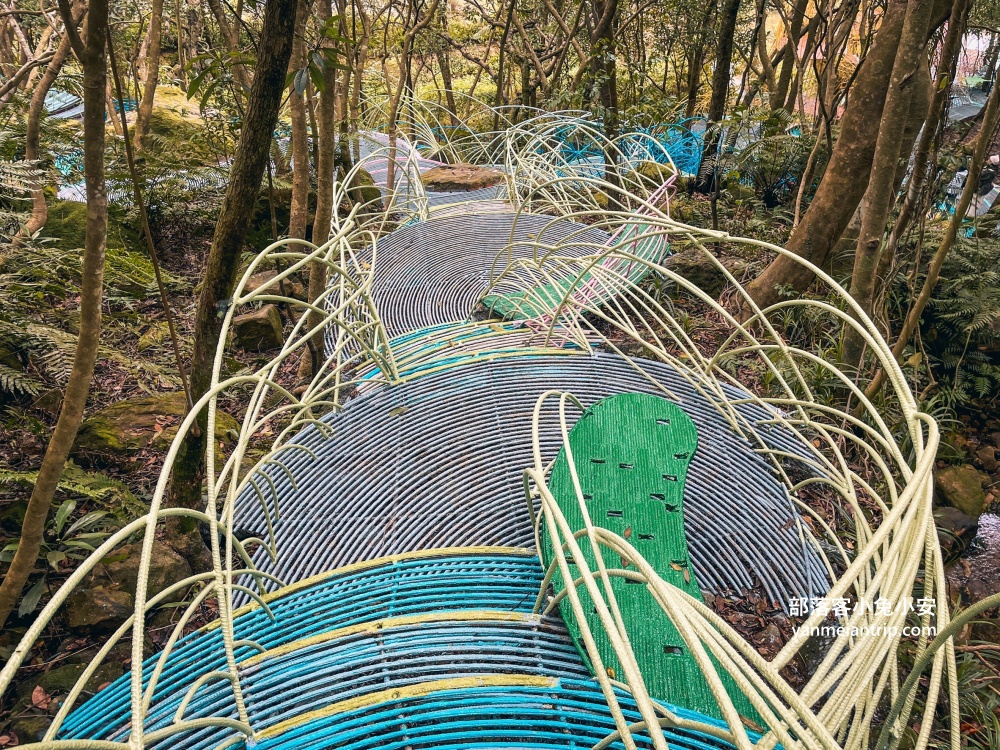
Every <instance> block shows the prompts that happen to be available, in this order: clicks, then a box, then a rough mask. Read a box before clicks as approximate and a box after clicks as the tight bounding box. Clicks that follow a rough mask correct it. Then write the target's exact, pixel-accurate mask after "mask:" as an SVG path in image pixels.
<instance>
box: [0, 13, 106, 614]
mask: <svg viewBox="0 0 1000 750" xmlns="http://www.w3.org/2000/svg"><path fill="white" fill-rule="evenodd" d="M59 12H60V14H61V15H62V19H63V24H64V25H65V33H66V35H67V36H68V37H69V39H70V44H71V45H72V47H73V52H74V53H75V54H76V56H77V58H78V59H79V60H80V64H81V66H82V67H83V169H84V175H85V182H86V191H87V227H86V239H85V241H84V249H83V274H82V279H81V282H80V329H79V330H80V333H79V336H78V337H77V343H76V352H75V353H74V355H73V366H72V369H71V370H70V374H69V380H68V381H67V383H66V392H65V394H64V396H63V402H62V407H61V408H60V410H59V418H58V420H57V421H56V426H55V429H54V430H53V431H52V437H51V439H50V440H49V444H48V446H46V449H45V455H44V457H43V458H42V465H41V468H39V470H38V478H37V479H36V480H35V486H34V487H33V488H32V491H31V497H30V498H29V500H28V507H27V510H26V511H25V514H24V522H23V524H22V527H21V539H20V542H19V544H18V547H17V552H16V553H15V554H14V559H13V560H12V561H11V564H10V568H9V569H8V570H7V575H6V576H5V577H4V579H3V582H2V583H0V625H2V624H3V623H4V622H5V621H6V620H7V617H8V615H9V614H10V612H11V610H12V609H13V608H14V605H15V604H16V602H17V599H18V597H19V596H20V594H21V590H22V589H23V588H24V584H25V582H26V581H27V580H28V576H29V575H30V574H31V571H32V570H33V569H34V567H35V561H36V560H37V559H38V552H39V550H40V549H41V544H42V535H43V534H44V532H45V521H46V519H47V518H48V515H49V509H50V508H51V506H52V498H53V497H54V496H55V493H56V488H57V487H58V486H59V479H60V478H61V477H62V473H63V470H64V469H65V467H66V459H67V458H68V457H69V451H70V449H71V448H72V446H73V441H74V440H76V434H77V432H78V431H79V429H80V423H81V422H82V421H83V411H84V408H85V407H86V405H87V395H88V394H89V392H90V385H91V381H92V380H93V377H94V365H95V364H96V362H97V352H98V348H99V345H100V338H101V298H102V296H103V292H104V251H105V247H106V244H107V237H108V198H107V194H106V193H105V187H104V133H105V130H104V120H105V110H104V100H105V95H106V90H107V72H108V71H107V57H106V55H105V37H106V35H107V29H108V2H107V0H90V5H89V9H88V14H87V23H86V29H85V34H84V36H83V37H81V35H80V34H79V33H78V32H77V29H76V20H75V18H74V14H73V9H72V7H71V6H70V0H59Z"/></svg>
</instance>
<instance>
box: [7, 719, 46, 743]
mask: <svg viewBox="0 0 1000 750" xmlns="http://www.w3.org/2000/svg"><path fill="white" fill-rule="evenodd" d="M51 723H52V717H51V716H38V715H31V714H28V715H26V716H18V717H17V718H14V719H11V720H10V731H12V732H13V733H14V734H15V735H17V741H18V744H21V745H27V744H28V743H29V742H41V741H42V738H43V737H44V736H45V732H46V731H47V730H48V728H49V724H51Z"/></svg>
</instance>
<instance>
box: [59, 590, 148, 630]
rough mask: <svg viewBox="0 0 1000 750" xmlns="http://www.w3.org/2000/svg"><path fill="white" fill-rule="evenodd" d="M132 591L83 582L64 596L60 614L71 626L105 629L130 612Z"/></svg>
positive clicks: (117, 623) (113, 625)
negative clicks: (64, 601) (64, 602)
mask: <svg viewBox="0 0 1000 750" xmlns="http://www.w3.org/2000/svg"><path fill="white" fill-rule="evenodd" d="M132 606H133V603H132V595H131V594H129V593H128V592H127V591H121V590H119V589H116V588H111V587H108V586H82V587H80V588H78V589H76V590H75V591H74V592H73V593H72V594H70V595H69V597H68V598H67V599H66V604H65V605H64V606H63V618H64V619H65V621H66V625H67V627H69V629H70V630H74V631H77V632H85V633H107V632H108V631H111V630H114V629H115V628H117V627H118V626H119V625H121V624H122V623H123V622H125V620H127V619H128V618H129V617H130V616H131V615H132Z"/></svg>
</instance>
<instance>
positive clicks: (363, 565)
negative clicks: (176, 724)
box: [199, 547, 535, 632]
mask: <svg viewBox="0 0 1000 750" xmlns="http://www.w3.org/2000/svg"><path fill="white" fill-rule="evenodd" d="M460 555H468V556H472V555H517V556H520V557H535V553H534V551H533V550H529V549H527V548H525V547H441V548H440V549H422V550H414V551H412V552H403V553H400V554H398V555H388V556H386V557H378V558H376V559H374V560H362V561H361V562H356V563H351V564H350V565H345V566H344V567H342V568H336V569H334V570H328V571H326V572H324V573H317V574H316V575H314V576H309V577H308V578H303V579H302V580H301V581H296V582H295V583H292V584H289V585H288V586H284V587H282V588H280V589H277V590H275V591H271V592H269V593H267V594H264V595H263V596H262V597H261V599H263V600H264V602H265V603H270V602H273V601H274V600H276V599H280V598H282V597H284V596H288V595H289V594H294V593H295V592H296V591H301V590H302V589H304V588H308V587H309V586H312V585H314V584H317V583H319V582H320V581H325V580H326V579H327V578H332V577H333V576H342V575H348V574H350V573H357V572H358V571H361V570H369V569H371V568H377V567H379V566H381V565H393V564H395V563H399V562H405V561H407V560H422V559H426V558H433V557H455V556H460ZM259 608H260V605H259V604H258V603H257V602H256V601H252V602H250V603H249V604H244V605H243V606H242V607H240V608H239V609H236V610H233V618H236V617H239V616H240V615H245V614H246V613H247V612H253V611H254V610H255V609H259ZM221 626H222V623H221V621H219V620H213V621H212V622H210V623H208V625H203V626H202V627H201V628H200V629H199V632H208V631H211V630H215V629H217V628H219V627H221Z"/></svg>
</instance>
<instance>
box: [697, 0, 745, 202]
mask: <svg viewBox="0 0 1000 750" xmlns="http://www.w3.org/2000/svg"><path fill="white" fill-rule="evenodd" d="M739 15H740V0H723V2H722V9H721V10H720V12H719V38H718V53H717V54H716V58H715V71H714V72H713V74H712V99H711V101H710V102H709V105H708V128H709V138H708V143H707V144H706V146H705V153H704V156H702V164H705V165H708V170H707V172H704V177H703V178H701V179H699V180H698V190H699V191H700V192H709V191H717V189H718V185H717V184H716V182H717V180H716V178H717V175H716V167H715V165H714V164H713V161H714V160H715V155H716V154H717V153H718V151H719V137H720V133H719V125H720V123H721V122H722V118H723V116H724V115H725V114H726V101H727V99H728V98H729V83H730V80H731V78H732V72H731V71H732V64H733V46H734V44H735V36H736V20H737V18H739Z"/></svg>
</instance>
